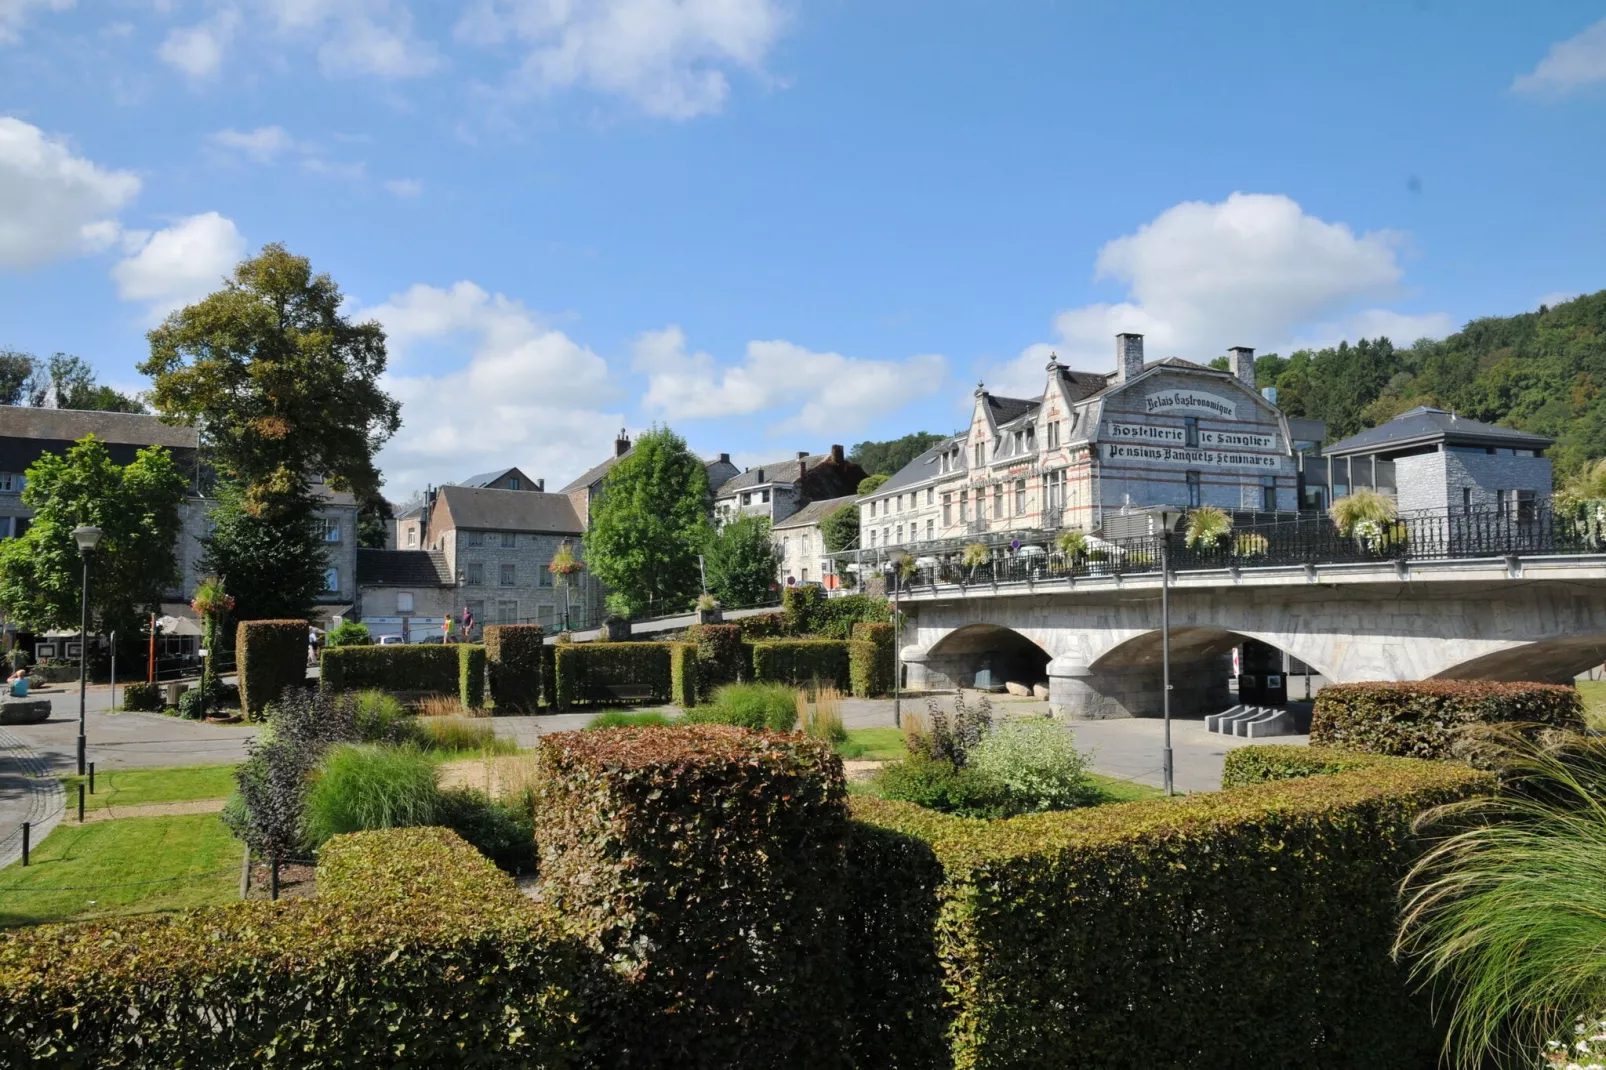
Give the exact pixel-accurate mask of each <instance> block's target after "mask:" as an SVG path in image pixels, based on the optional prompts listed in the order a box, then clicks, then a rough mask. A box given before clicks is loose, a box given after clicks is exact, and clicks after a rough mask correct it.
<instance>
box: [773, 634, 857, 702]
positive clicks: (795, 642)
mask: <svg viewBox="0 0 1606 1070" xmlns="http://www.w3.org/2000/svg"><path fill="white" fill-rule="evenodd" d="M753 679H754V680H755V681H757V682H758V683H762V684H767V683H780V684H791V685H792V686H793V687H804V686H808V685H809V684H812V683H813V682H814V681H815V680H818V681H820V683H822V684H828V685H830V686H831V687H834V688H836V689H837V690H838V691H846V690H847V689H848V644H847V643H845V642H843V641H842V640H840V639H765V640H762V641H760V642H757V643H754V644H753Z"/></svg>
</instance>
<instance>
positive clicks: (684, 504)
mask: <svg viewBox="0 0 1606 1070" xmlns="http://www.w3.org/2000/svg"><path fill="white" fill-rule="evenodd" d="M708 506H709V488H708V473H707V471H706V470H705V469H704V468H703V462H702V461H700V460H699V459H698V458H697V457H696V456H694V455H693V454H692V452H691V451H690V450H688V449H687V448H686V441H685V439H683V438H681V437H680V436H679V435H677V434H675V433H674V432H673V431H671V430H670V429H669V428H667V427H655V428H653V429H652V430H651V431H649V432H647V433H646V434H644V435H642V436H641V438H639V439H638V440H637V441H636V445H635V448H634V449H632V450H631V451H630V452H629V453H628V454H626V455H625V456H624V457H623V458H622V459H621V460H620V461H619V463H618V464H616V465H614V466H613V468H612V469H611V470H610V471H609V472H608V475H607V478H606V479H604V480H603V483H602V497H601V500H600V501H599V502H597V503H595V504H593V505H592V507H591V529H590V530H589V531H587V532H586V534H585V559H586V562H587V564H588V566H589V567H590V569H591V571H592V573H593V574H595V575H596V577H597V579H598V580H600V581H601V582H602V583H603V584H605V585H606V586H608V587H610V588H612V589H613V591H614V592H615V593H616V594H618V595H619V596H620V597H621V598H623V599H625V600H626V601H627V602H628V603H629V606H630V610H631V615H632V616H638V617H639V616H641V615H643V614H644V613H649V612H659V611H663V612H670V611H674V610H680V609H684V608H686V607H687V606H689V605H691V603H692V601H693V600H694V599H695V598H696V597H697V593H698V590H699V589H700V587H701V582H700V577H699V574H698V568H697V555H698V553H699V552H701V551H702V549H703V548H704V547H705V546H707V545H708V540H709V534H710V529H709V524H708Z"/></svg>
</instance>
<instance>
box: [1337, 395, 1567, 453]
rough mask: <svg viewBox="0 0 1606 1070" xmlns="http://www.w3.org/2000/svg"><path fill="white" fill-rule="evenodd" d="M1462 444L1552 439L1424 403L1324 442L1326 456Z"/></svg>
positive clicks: (1535, 444) (1534, 446) (1533, 443)
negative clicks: (1431, 406)
mask: <svg viewBox="0 0 1606 1070" xmlns="http://www.w3.org/2000/svg"><path fill="white" fill-rule="evenodd" d="M1441 442H1442V443H1448V444H1450V445H1465V446H1494V447H1497V448H1498V447H1502V446H1503V447H1505V448H1507V449H1529V450H1542V449H1549V448H1550V447H1551V446H1553V445H1555V444H1556V443H1555V440H1554V439H1549V438H1546V437H1545V436H1543V435H1535V434H1531V433H1529V432H1527V431H1518V430H1517V429H1515V428H1512V427H1497V426H1496V425H1494V424H1486V423H1483V422H1482V421H1480V420H1469V419H1467V418H1466V417H1465V416H1457V415H1456V414H1455V413H1453V412H1447V411H1445V410H1444V409H1434V408H1430V407H1428V406H1426V405H1421V406H1418V407H1417V408H1414V409H1412V410H1410V411H1409V412H1402V413H1400V415H1398V416H1396V417H1395V418H1394V419H1392V420H1390V421H1389V422H1388V423H1386V424H1379V425H1378V426H1376V427H1371V428H1368V429H1367V430H1365V431H1362V432H1360V433H1359V434H1355V435H1351V436H1350V437H1349V438H1346V439H1344V440H1343V441H1342V442H1335V443H1333V444H1332V445H1330V446H1323V447H1322V453H1323V454H1325V455H1326V456H1328V457H1347V456H1353V455H1355V454H1363V453H1364V454H1372V453H1386V452H1392V451H1394V450H1401V449H1409V448H1411V447H1412V446H1425V445H1430V444H1433V443H1441Z"/></svg>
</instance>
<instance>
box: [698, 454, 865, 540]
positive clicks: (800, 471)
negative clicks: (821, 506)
mask: <svg viewBox="0 0 1606 1070" xmlns="http://www.w3.org/2000/svg"><path fill="white" fill-rule="evenodd" d="M864 478H865V471H864V469H863V468H861V467H859V466H858V465H857V464H855V463H854V462H853V461H850V460H848V459H847V458H846V457H845V456H844V455H843V452H842V447H841V446H832V447H831V449H830V451H829V452H828V453H808V452H806V451H800V452H799V453H798V454H797V455H796V456H795V457H793V458H790V459H788V460H784V461H773V462H771V463H768V464H759V465H754V466H753V467H751V468H748V469H746V470H744V471H742V472H740V473H738V474H736V475H733V476H731V477H730V478H729V479H727V480H725V482H724V483H723V484H721V485H719V486H718V487H716V488H715V490H714V523H715V524H716V525H721V524H724V523H726V522H727V521H730V520H734V519H735V518H737V517H739V516H761V517H764V518H765V519H766V520H768V521H770V523H772V524H779V523H780V522H781V521H783V520H785V519H787V518H788V517H790V516H792V515H793V514H794V513H796V512H797V511H798V510H800V509H802V508H803V507H804V506H806V505H808V504H809V503H810V502H816V501H821V500H823V499H826V498H840V497H842V496H844V495H849V494H855V493H857V492H858V489H859V483H860V482H861V481H862V480H863V479H864Z"/></svg>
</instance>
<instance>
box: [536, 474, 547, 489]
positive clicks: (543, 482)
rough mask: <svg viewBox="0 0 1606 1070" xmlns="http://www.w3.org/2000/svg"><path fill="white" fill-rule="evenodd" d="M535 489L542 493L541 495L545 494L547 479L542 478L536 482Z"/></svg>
mask: <svg viewBox="0 0 1606 1070" xmlns="http://www.w3.org/2000/svg"><path fill="white" fill-rule="evenodd" d="M535 489H536V490H537V491H539V492H541V493H545V492H546V477H545V476H542V477H541V478H540V479H538V480H536V481H535Z"/></svg>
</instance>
